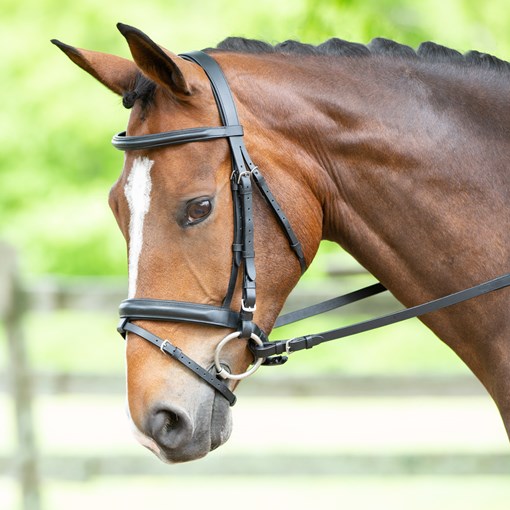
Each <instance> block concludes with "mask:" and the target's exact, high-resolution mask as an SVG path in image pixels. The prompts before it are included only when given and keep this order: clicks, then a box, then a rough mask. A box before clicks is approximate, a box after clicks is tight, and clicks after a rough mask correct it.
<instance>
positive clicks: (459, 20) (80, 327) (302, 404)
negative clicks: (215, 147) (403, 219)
mask: <svg viewBox="0 0 510 510" xmlns="http://www.w3.org/2000/svg"><path fill="white" fill-rule="evenodd" d="M0 13H1V16H0V41H1V44H0V76H1V78H2V84H3V87H2V90H3V91H4V99H3V101H2V106H1V108H0V137H1V138H0V139H1V145H0V266H1V268H0V318H1V319H2V320H1V322H0V509H6V510H7V509H13V510H14V509H16V510H17V509H22V508H23V509H29V508H30V509H31V510H39V509H45V510H60V509H64V508H66V509H68V508H73V509H88V508H90V507H95V508H101V509H102V508H110V507H114V506H115V507H116V508H120V507H122V508H124V509H125V510H131V509H135V508H136V509H138V508H148V507H149V505H158V506H159V507H164V508H166V507H167V506H170V505H172V506H173V507H176V506H178V505H182V507H183V508H201V507H202V506H203V505H204V504H211V503H215V504H222V505H229V506H231V505H233V504H239V505H242V506H243V507H244V508H260V507H262V506H264V507H266V508H281V509H285V508H289V509H290V508H292V509H301V508H308V507H309V506H310V505H312V504H313V505H314V507H315V508H344V507H348V508H354V509H369V508H370V509H371V508H374V507H376V506H377V507H378V508H380V509H390V508H391V509H392V510H399V509H408V508H413V509H415V510H416V509H425V508H427V509H429V508H432V507H440V508H463V509H464V510H468V509H484V510H498V509H503V508H505V509H506V508H508V497H509V496H510V484H509V482H510V455H509V451H508V443H507V439H506V436H505V433H504V430H503V426H502V424H501V420H500V418H499V415H498V413H497V410H496V408H495V406H494V404H493V403H492V402H491V401H490V399H489V397H488V396H487V395H486V394H485V393H484V391H483V389H482V388H481V386H480V384H479V383H478V382H477V381H476V380H475V379H474V377H473V376H472V375H471V374H470V373H469V372H468V370H467V369H466V368H465V367H464V366H463V365H462V363H461V362H460V361H459V360H458V359H457V358H456V357H455V356H454V355H453V354H452V353H451V352H450V351H449V349H448V348H446V347H445V346H444V345H443V344H442V343H441V342H439V341H438V340H437V339H436V338H435V337H434V336H433V335H432V334H431V333H430V332H429V331H428V330H427V329H426V328H424V327H423V326H422V325H421V324H420V323H419V322H418V321H414V322H413V321H410V322H408V323H405V324H402V325H399V326H393V327H389V328H386V329H383V330H378V331H377V332H374V333H372V334H366V335H361V336H359V337H354V338H352V339H349V340H344V341H343V342H336V343H335V344H334V345H326V346H321V347H319V348H317V349H314V350H312V351H309V352H307V353H306V354H296V356H295V358H292V359H291V360H290V361H289V363H287V365H285V366H284V367H280V368H277V369H272V368H266V369H262V370H260V371H259V372H258V373H257V375H256V376H254V377H253V378H251V379H249V380H248V381H246V382H245V383H243V385H242V387H241V389H240V390H239V394H240V399H239V403H238V404H237V406H236V407H235V408H234V410H233V412H234V433H233V436H232V438H231V440H230V442H229V443H228V444H227V445H225V446H224V447H222V448H220V449H219V450H218V451H216V452H213V453H212V454H210V455H209V456H208V457H207V458H206V459H204V460H200V461H197V462H195V463H192V464H189V465H177V466H167V465H163V464H162V463H160V462H159V461H157V460H156V459H155V458H153V456H152V454H151V453H149V452H148V451H146V450H144V449H143V448H142V447H141V446H139V445H138V444H137V443H136V442H135V440H134V439H132V438H131V436H130V431H129V430H128V425H127V420H126V419H125V417H124V359H123V357H124V346H123V342H122V341H121V340H120V338H119V337H118V336H117V334H116V332H115V326H116V316H117V304H118V301H119V300H120V299H122V298H124V297H125V294H126V253H125V252H126V250H125V245H124V241H123V239H122V237H121V234H120V232H119V231H118V230H117V226H116V224H115V221H114V219H113V216H112V215H111V213H110V211H109V209H108V206H107V194H108V190H109V188H110V186H111V185H112V184H113V182H114V181H115V180H116V178H117V176H118V174H119V172H120V169H121V167H122V158H123V156H122V154H121V153H119V152H118V151H116V150H115V149H113V147H112V146H111V145H110V138H111V136H112V134H114V133H115V132H117V131H120V130H122V129H123V128H124V126H125V124H126V121H127V117H128V112H127V111H126V110H125V109H123V108H122V106H121V103H120V100H119V98H118V97H117V96H115V95H113V94H112V93H110V92H109V91H107V90H106V89H104V88H103V87H101V86H100V85H99V84H98V83H96V82H95V81H94V80H93V79H92V78H90V77H89V76H88V75H86V74H85V73H83V72H82V71H81V70H79V69H78V68H77V67H75V66H74V65H73V64H72V63H70V62H69V61H68V60H67V58H66V57H65V56H64V55H63V54H62V53H61V52H60V51H59V50H58V49H57V48H55V47H54V46H52V45H51V44H50V42H49V40H50V39H51V38H58V39H60V40H62V41H63V42H66V43H69V44H72V45H76V46H79V47H84V48H87V49H94V50H98V51H104V52H109V53H115V54H118V55H121V56H124V57H129V53H128V50H127V45H126V44H125V41H124V39H123V38H122V36H121V35H120V34H119V33H118V31H117V30H116V28H115V24H116V23H117V22H118V21H122V22H124V23H128V24H131V25H135V26H137V27H138V28H140V29H142V30H143V31H145V32H146V33H148V34H149V35H150V36H151V37H152V38H153V39H154V40H156V41H157V42H159V43H160V44H162V45H163V46H165V47H167V48H169V49H171V50H172V51H174V52H182V51H188V50H194V49H201V48H204V47H210V46H214V45H216V44H217V43H218V42H220V41H221V40H222V39H224V38H225V37H227V36H230V35H238V36H244V37H250V38H257V39H263V40H265V41H268V42H271V43H275V42H279V41H283V40H286V39H297V40H300V41H302V42H307V43H313V44H317V43H320V42H322V41H324V40H325V39H327V38H330V37H340V38H342V39H347V40H350V41H356V42H362V43H368V42H369V41H370V40H371V39H372V38H374V37H387V38H391V39H395V40H397V41H398V42H401V43H405V44H408V45H410V46H412V47H415V48H416V47H417V46H418V45H419V44H420V43H421V42H422V41H426V40H432V41H435V42H437V43H440V44H444V45H446V46H450V47H452V48H455V49H457V50H459V51H462V52H465V51H468V50H470V49H477V50H479V51H483V52H488V53H492V54H495V55H496V56H498V57H500V58H502V59H505V60H508V59H510V10H509V9H508V8H507V4H506V2H504V1H503V0H492V1H491V2H479V1H476V0H427V1H425V0H365V1H359V0H329V1H325V0H324V1H323V0H278V1H274V0H258V1H257V2H253V1H251V0H236V1H235V2H232V1H231V0H230V1H228V0H208V1H207V2H205V1H199V0H187V1H186V2H182V1H177V0H147V1H145V2H133V1H126V0H123V1H120V0H110V1H108V2H104V1H102V0H82V1H80V2H70V1H68V0H58V1H57V0H24V1H22V2H20V1H19V0H0ZM372 281H373V279H372V278H371V277H370V276H369V275H366V274H364V273H363V271H362V270H361V268H359V267H358V266H357V265H356V263H355V262H354V261H352V260H351V259H350V258H349V257H348V256H347V255H346V254H345V253H343V252H342V251H341V250H340V249H339V248H337V247H335V246H333V245H331V244H327V243H325V244H324V245H323V246H322V247H321V250H320V254H319V256H318V257H317V259H316V260H315V261H314V264H313V266H312V268H311V269H310V270H309V272H308V273H307V275H306V276H305V277H304V279H303V281H302V282H301V283H300V285H299V286H298V288H297V289H296V292H295V293H294V294H293V296H292V297H291V299H290V302H289V305H288V306H289V307H290V308H294V307H297V306H299V305H303V304H305V303H312V302H316V301H318V300H320V299H324V298H327V297H332V296H333V295H336V294H339V293H343V292H348V291H350V290H354V289H355V288H358V287H359V286H362V285H365V284H368V283H371V282H372ZM398 307H399V305H398V304H396V303H395V302H392V301H391V298H382V299H375V300H373V301H372V303H370V304H368V305H365V306H359V307H354V308H353V309H352V311H350V312H349V315H346V313H347V312H344V313H342V314H336V315H334V316H333V317H327V318H321V319H319V320H309V321H308V322H307V323H306V324H304V325H299V326H298V329H297V331H300V332H301V333H302V332H303V331H314V330H315V331H318V330H324V329H327V328H330V327H331V328H332V327H335V326H336V325H338V324H341V323H348V322H352V321H355V320H359V319H363V318H366V317H368V315H369V314H370V315H373V314H379V313H383V312H385V311H389V310H392V309H397V308H398ZM294 331H296V329H294ZM292 332H293V331H292V330H290V329H287V331H282V332H281V333H278V336H279V337H287V335H291V334H292Z"/></svg>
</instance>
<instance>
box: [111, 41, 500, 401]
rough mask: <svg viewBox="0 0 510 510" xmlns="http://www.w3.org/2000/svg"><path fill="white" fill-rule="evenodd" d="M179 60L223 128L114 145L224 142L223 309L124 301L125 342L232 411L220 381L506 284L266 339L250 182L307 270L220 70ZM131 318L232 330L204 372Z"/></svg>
mask: <svg viewBox="0 0 510 510" xmlns="http://www.w3.org/2000/svg"><path fill="white" fill-rule="evenodd" d="M180 56H181V57H182V58H184V59H186V60H188V61H191V62H194V63H196V64H198V65H199V66H200V67H201V68H202V69H203V70H204V71H205V73H206V75H207V77H208V78H209V81H210V83H211V88H212V92H213V95H214V98H215V100H216V104H217V106H218V111H219V114H220V118H221V121H222V123H223V126H218V127H203V128H191V129H182V130H175V131H168V132H164V133H157V134H151V135H143V136H127V134H126V132H125V131H124V132H122V133H119V134H117V135H115V136H114V137H113V139H112V144H113V146H114V147H115V148H117V149H119V150H123V151H130V150H141V149H153V148H157V147H164V146H169V145H177V144H183V143H191V142H201V141H207V140H214V139H218V138H226V139H227V140H228V142H229V146H230V151H231V155H232V176H231V190H232V201H233V210H234V235H233V237H234V240H233V244H232V251H233V255H232V267H231V272H230V279H229V283H228V288H227V293H226V295H225V298H224V300H223V303H222V305H221V306H211V305H205V304H198V303H190V302H183V301H168V300H160V299H140V298H134V299H126V300H124V301H123V302H122V303H121V304H120V308H119V314H120V318H121V319H120V323H119V326H118V328H117V329H118V331H119V333H120V334H121V335H122V336H123V337H124V338H125V337H126V334H127V333H133V334H135V335H137V336H140V337H141V338H144V339H145V340H147V341H148V342H150V343H152V344H153V345H156V346H157V347H158V348H159V349H161V351H162V352H163V353H165V354H167V355H169V356H171V357H172V358H174V359H175V360H177V361H179V362H180V363H182V364H183V365H184V366H185V367H187V368H188V369H189V370H191V371H192V372H194V373H195V374H196V375H197V376H198V377H200V378H201V379H202V380H203V381H204V382H206V383H207V384H209V385H210V386H212V387H213V388H214V389H215V390H216V391H218V392H219V393H220V394H222V395H223V396H224V397H225V398H226V399H227V400H228V402H229V403H230V405H231V406H232V405H234V404H235V402H236V396H235V395H234V393H233V392H232V391H231V390H230V388H229V387H228V385H227V384H226V382H225V380H226V379H236V380H239V379H243V378H245V377H247V376H249V375H251V374H252V373H253V372H255V370H257V369H258V368H259V366H260V365H261V364H265V365H281V364H283V363H285V362H286V361H287V356H283V354H284V353H285V354H287V355H288V354H290V353H292V352H296V351H300V350H303V349H310V348H312V347H314V346H316V345H319V344H321V343H323V342H327V341H330V340H335V339H339V338H344V337H347V336H352V335H355V334H357V333H362V332H365V331H370V330H372V329H376V328H379V327H382V326H387V325H389V324H394V323H396V322H400V321H403V320H406V319H409V318H412V317H418V316H421V315H424V314H426V313H430V312H433V311H436V310H439V309H441V308H445V307H447V306H452V305H455V304H457V303H461V302H463V301H466V300H468V299H472V298H474V297H477V296H481V295H483V294H486V293H488V292H492V291H495V290H498V289H502V288H504V287H507V286H510V273H508V274H505V275H503V276H500V277H498V278H495V279H493V280H490V281H487V282H484V283H482V284H480V285H476V286H474V287H471V288H469V289H465V290H462V291H460V292H456V293H454V294H449V295H447V296H444V297H441V298H439V299H436V300H433V301H430V302H427V303H424V304H421V305H418V306H414V307H412V308H407V309H404V310H401V311H399V312H396V313H392V314H388V315H384V316H382V317H378V318H375V319H371V320H368V321H364V322H359V323H356V324H353V325H349V326H345V327H342V328H338V329H334V330H330V331H326V332H323V333H318V334H312V335H305V336H301V337H297V338H292V339H289V340H280V341H270V340H269V338H268V335H267V334H266V333H265V332H264V331H262V330H261V329H260V328H259V327H258V326H257V325H256V324H255V323H254V322H253V313H254V312H255V309H256V270H255V251H254V225H253V207H252V193H253V186H252V184H255V185H256V186H257V188H258V189H259V191H260V193H261V194H262V196H263V197H264V199H265V201H266V203H267V204H268V206H269V207H270V209H271V211H272V212H273V214H274V216H275V218H276V219H277V221H278V224H279V225H280V227H281V230H282V232H283V234H284V235H285V236H286V238H287V240H288V242H289V246H290V248H291V249H292V250H293V252H294V254H295V256H296V257H297V259H298V261H299V264H300V267H301V272H302V273H304V271H305V270H306V268H307V265H306V261H305V257H304V254H303V250H302V248H301V245H300V243H299V241H298V239H297V237H296V235H295V233H294V231H293V230H292V227H291V225H290V223H289V221H288V219H287V218H286V216H285V214H284V213H283V211H282V209H281V207H280V205H279V204H278V202H277V200H276V199H275V197H274V196H273V194H272V193H271V190H270V189H269V187H268V185H267V183H266V181H265V180H264V177H263V176H262V174H261V172H260V170H259V169H258V167H257V166H255V165H254V164H253V162H252V160H251V158H250V156H249V154H248V151H247V150H246V147H245V145H244V141H243V128H242V126H241V125H240V123H239V119H238V116H237V111H236V107H235V103H234V100H233V97H232V94H231V92H230V88H229V86H228V83H227V81H226V78H225V76H224V75H223V72H222V71H221V69H220V67H219V65H218V64H217V62H216V61H215V60H214V59H213V58H212V57H210V56H209V55H208V54H206V53H204V52H200V51H196V52H191V53H186V54H182V55H180ZM239 272H241V273H242V300H241V309H240V311H238V312H236V311H234V310H231V308H230V307H231V303H232V298H233V295H234V291H235V287H236V282H237V280H238V275H239ZM384 291H386V288H385V287H384V286H383V285H382V284H381V283H376V284H374V285H370V286H368V287H365V288H363V289H360V290H358V291H355V292H351V293H349V294H346V295H343V296H339V297H337V298H334V299H330V300H328V301H324V302H322V303H319V304H317V305H313V306H310V307H307V308H304V309H302V310H298V311H295V312H291V313H288V314H286V315H283V316H280V317H279V318H278V319H277V320H276V323H275V326H274V327H275V328H277V327H280V326H284V325H287V324H291V323H293V322H297V321H300V320H303V319H306V318H308V317H312V316H314V315H318V314H320V313H324V312H327V311H330V310H334V309H336V308H339V307H341V306H345V305H347V304H350V303H354V302H356V301H359V300H361V299H365V298H368V297H370V296H374V295H376V294H379V293H381V292H384ZM137 320H149V321H173V322H187V323H195V324H205V325H209V326H215V327H221V328H226V329H231V330H233V332H232V333H230V334H229V335H227V336H226V337H225V338H224V339H223V340H222V341H221V342H220V343H219V344H218V345H217V347H216V351H215V360H214V365H213V366H212V367H210V368H209V370H206V369H205V368H204V367H202V366H201V365H199V364H198V363H196V362H195V361H193V360H192V359H191V358H189V357H188V356H186V355H185V354H184V353H183V352H182V351H181V350H180V349H179V348H177V347H176V346H174V345H173V344H172V343H171V342H170V341H169V340H164V339H162V338H160V337H158V336H156V335H154V334H153V333H151V332H150V331H148V330H147V329H145V328H142V327H140V326H138V325H136V324H134V322H133V321H137ZM236 338H241V339H247V340H248V342H249V348H250V350H251V352H252V353H253V356H254V364H253V366H252V367H251V368H250V369H249V370H248V371H247V372H244V373H243V374H231V373H230V372H229V370H228V369H227V367H225V366H224V365H222V363H221V360H220V352H221V350H222V348H223V347H224V346H225V345H226V344H227V343H228V342H230V341H232V340H234V339H236Z"/></svg>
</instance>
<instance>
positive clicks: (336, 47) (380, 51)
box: [209, 37, 510, 72]
mask: <svg viewBox="0 0 510 510" xmlns="http://www.w3.org/2000/svg"><path fill="white" fill-rule="evenodd" d="M209 51H212V52H214V51H231V52H234V53H249V54H264V53H266V54H269V53H280V54H287V55H291V54H295V55H315V56H321V55H322V56H338V57H351V58H360V57H369V56H373V55H386V56H388V57H393V58H400V59H408V60H421V61H427V62H439V63H450V64H456V65H466V66H476V67H481V68H485V69H494V70H498V71H504V72H510V64H509V63H508V62H506V61H504V60H501V59H499V58H497V57H494V56H492V55H489V54H487V53H480V52H479V51H474V50H473V51H468V52H467V53H465V54H462V53H460V52H459V51H456V50H452V49H451V48H447V47H446V46H441V45H439V44H436V43H433V42H424V43H422V44H421V45H420V46H419V47H418V49H417V50H414V49H413V48H411V47H410V46H406V45H405V44H400V43H397V42H395V41H392V40H390V39H383V38H381V37H378V38H376V39H373V40H372V41H371V42H370V43H369V44H367V45H364V44H359V43H353V42H349V41H344V40H343V39H338V38H333V39H329V40H327V41H325V42H323V43H322V44H318V45H317V46H314V45H311V44H305V43H301V42H298V41H292V40H289V41H285V42H282V43H278V44H275V45H271V44H268V43H266V42H263V41H258V40H255V39H245V38H243V37H229V38H227V39H225V40H224V41H222V42H221V43H220V44H218V46H217V47H216V48H213V49H209Z"/></svg>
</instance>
